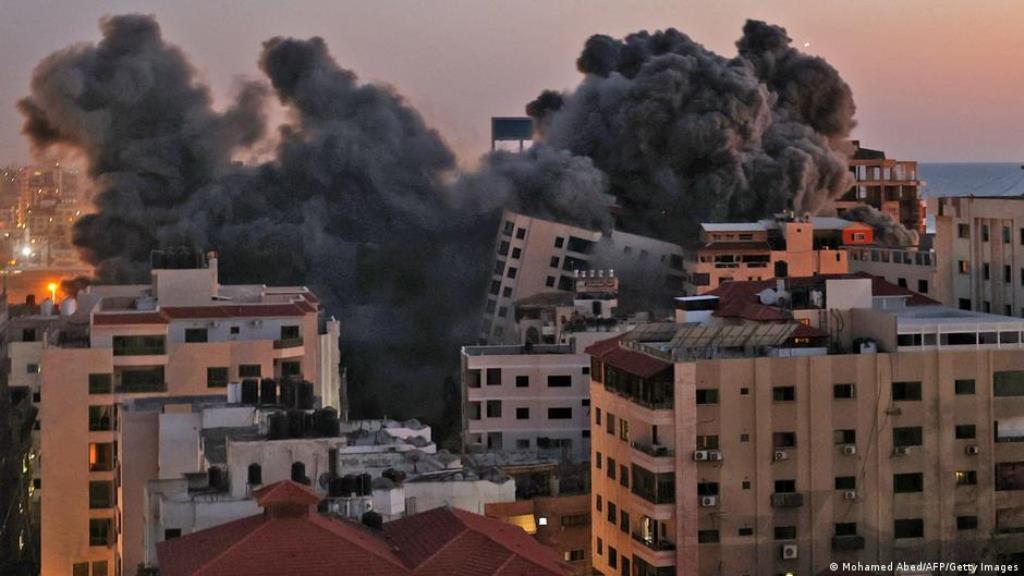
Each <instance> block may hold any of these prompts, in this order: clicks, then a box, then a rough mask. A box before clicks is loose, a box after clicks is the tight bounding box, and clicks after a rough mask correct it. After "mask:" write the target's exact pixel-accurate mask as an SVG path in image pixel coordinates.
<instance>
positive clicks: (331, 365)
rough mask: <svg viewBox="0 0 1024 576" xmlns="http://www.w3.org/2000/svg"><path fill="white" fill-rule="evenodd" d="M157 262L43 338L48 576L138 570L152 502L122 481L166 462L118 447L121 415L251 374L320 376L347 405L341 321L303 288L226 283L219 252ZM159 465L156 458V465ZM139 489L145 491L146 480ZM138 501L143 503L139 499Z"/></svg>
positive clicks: (327, 401)
mask: <svg viewBox="0 0 1024 576" xmlns="http://www.w3.org/2000/svg"><path fill="white" fill-rule="evenodd" d="M208 256H209V257H205V256H203V255H202V254H191V253H170V254H164V253H154V259H153V270H152V283H151V284H148V285H124V286H94V287H91V288H89V289H87V290H85V291H82V292H80V293H79V294H78V295H77V296H76V297H75V298H74V300H72V301H71V302H72V304H64V305H62V306H61V307H60V309H61V310H62V311H63V312H64V315H65V318H64V319H63V320H64V321H63V322H61V323H60V324H59V325H58V326H55V327H53V329H50V330H48V331H47V332H46V333H45V334H43V338H42V342H43V344H42V346H43V348H42V356H41V361H40V363H39V371H40V374H41V378H40V382H39V390H40V391H41V403H40V421H41V443H40V444H41V450H40V454H41V458H42V461H43V466H42V484H41V494H42V501H41V510H42V534H41V548H42V574H43V575H45V576H51V575H52V576H58V575H60V576H65V575H69V574H70V575H74V576H84V575H90V576H106V575H109V574H113V575H115V576H120V575H122V574H134V573H135V569H136V564H137V563H138V562H141V559H142V549H141V546H142V534H143V526H142V521H141V517H135V516H133V515H127V516H126V515H124V514H123V509H124V504H125V503H126V502H131V503H132V504H133V505H134V504H138V506H133V508H134V509H135V510H139V511H141V510H142V509H143V508H144V507H143V506H142V500H141V499H142V493H141V489H139V490H134V489H133V490H127V489H126V488H125V486H127V484H125V483H124V482H122V480H123V478H124V477H126V475H130V474H132V470H135V469H149V468H152V467H158V466H159V463H158V462H156V461H155V460H153V459H155V458H156V455H155V454H152V453H149V452H148V451H145V450H143V451H133V447H134V446H135V445H136V443H134V442H133V441H132V439H131V438H126V439H125V441H123V442H120V443H119V442H117V441H116V439H117V435H118V432H117V429H118V417H119V411H120V410H119V408H120V406H121V405H122V404H123V403H124V402H126V401H129V400H137V399H140V398H145V397H151V396H157V397H164V396H221V397H224V398H226V397H227V393H228V389H229V386H230V385H231V383H237V382H239V381H241V380H245V379H259V378H275V379H287V378H294V379H297V380H302V379H304V380H307V381H309V382H311V383H312V389H313V393H314V394H315V396H316V398H317V399H318V400H319V404H320V405H322V406H333V407H335V408H337V407H338V406H339V405H340V404H342V403H343V399H342V398H341V397H340V396H341V389H340V377H339V374H338V354H339V350H338V334H339V327H338V324H337V322H335V321H333V320H332V321H328V322H323V321H322V318H321V317H320V314H321V312H320V306H319V303H318V301H317V299H316V297H315V296H314V295H313V294H312V293H310V292H309V290H307V289H306V288H303V287H282V288H271V287H267V286H262V285H230V286H229V285H221V284H220V283H219V281H218V278H217V259H216V255H215V254H213V253H211V254H210V255H208ZM151 460H153V461H151ZM134 485H138V484H137V483H135V484H134ZM135 500H138V502H135Z"/></svg>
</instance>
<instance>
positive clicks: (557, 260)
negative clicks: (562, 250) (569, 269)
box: [548, 256, 562, 268]
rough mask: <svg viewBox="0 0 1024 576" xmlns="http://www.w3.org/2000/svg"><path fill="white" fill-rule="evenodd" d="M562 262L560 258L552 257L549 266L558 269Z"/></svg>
mask: <svg viewBox="0 0 1024 576" xmlns="http://www.w3.org/2000/svg"><path fill="white" fill-rule="evenodd" d="M561 261H562V260H561V258H559V257H558V256H552V257H551V261H550V262H548V264H550V265H551V267H552V268H558V265H559V264H560V263H561Z"/></svg>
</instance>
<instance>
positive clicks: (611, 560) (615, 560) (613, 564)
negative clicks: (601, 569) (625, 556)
mask: <svg viewBox="0 0 1024 576" xmlns="http://www.w3.org/2000/svg"><path fill="white" fill-rule="evenodd" d="M608 567H609V568H618V567H619V552H618V551H617V550H616V549H615V547H614V546H609V547H608Z"/></svg>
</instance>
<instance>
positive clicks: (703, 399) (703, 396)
mask: <svg viewBox="0 0 1024 576" xmlns="http://www.w3.org/2000/svg"><path fill="white" fill-rule="evenodd" d="M697 404H718V390H717V389H716V388H698V389H697Z"/></svg>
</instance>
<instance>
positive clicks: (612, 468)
mask: <svg viewBox="0 0 1024 576" xmlns="http://www.w3.org/2000/svg"><path fill="white" fill-rule="evenodd" d="M617 465H618V464H616V462H615V458H612V457H611V456H609V457H608V467H607V468H606V469H605V475H606V476H608V477H609V478H611V479H612V480H615V474H616V473H617V472H618V469H617V468H616V466H617Z"/></svg>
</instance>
